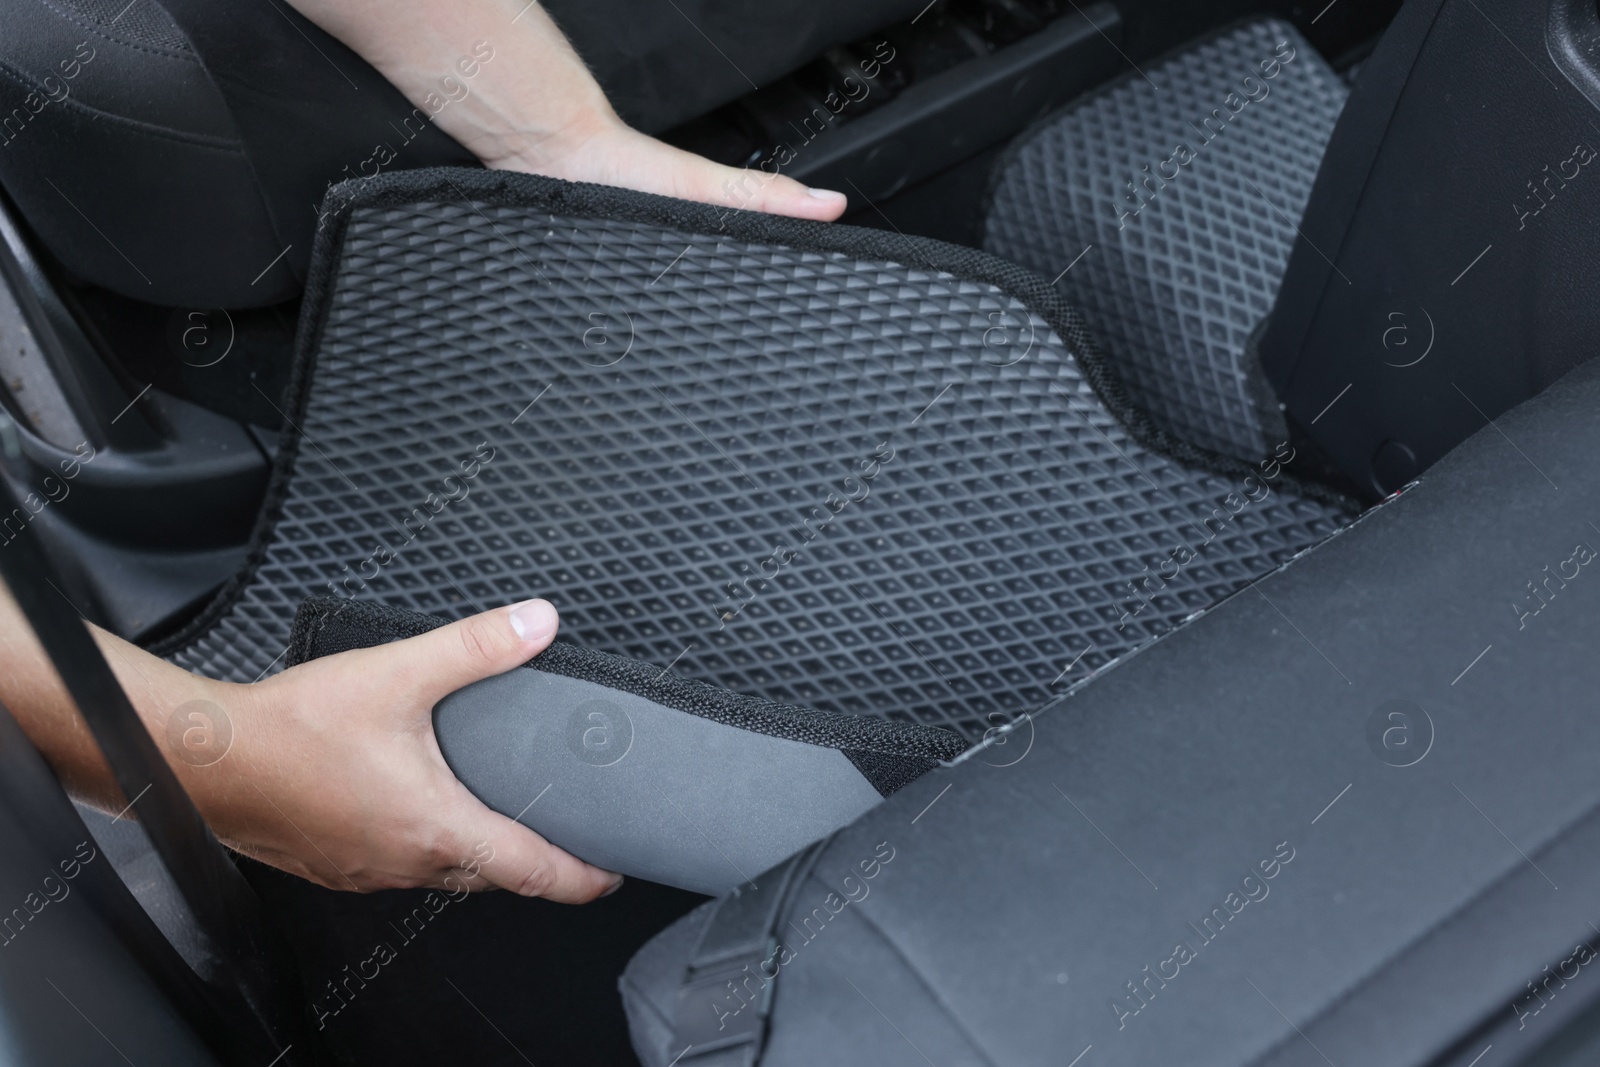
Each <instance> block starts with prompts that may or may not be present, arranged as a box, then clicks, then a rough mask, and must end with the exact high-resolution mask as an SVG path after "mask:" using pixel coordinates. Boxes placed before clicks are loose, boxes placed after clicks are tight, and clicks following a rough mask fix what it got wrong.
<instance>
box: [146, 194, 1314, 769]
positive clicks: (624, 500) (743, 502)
mask: <svg viewBox="0 0 1600 1067" xmlns="http://www.w3.org/2000/svg"><path fill="white" fill-rule="evenodd" d="M751 180H756V179H751ZM322 231H323V232H322V236H321V238H320V242H321V243H320V245H319V250H318V253H317V256H316V259H315V263H314V276H313V280H312V284H311V286H310V289H309V291H308V295H307V304H306V310H305V312H304V314H303V321H302V324H301V325H302V328H301V335H300V339H299V351H298V357H297V359H298V362H297V365H296V367H295V368H294V384H293V386H292V387H291V389H290V395H289V397H288V398H287V400H286V402H285V403H284V411H285V414H286V416H287V421H288V429H287V430H286V433H285V436H284V438H283V440H282V444H281V447H280V449H279V452H278V457H277V465H276V469H275V474H274V481H273V486H272V489H271V492H270V499H269V501H268V505H267V509H266V512H265V513H264V515H263V517H262V519H261V522H260V523H259V526H258V529H257V532H256V536H255V543H254V547H253V552H252V555H251V559H250V563H249V566H248V567H247V569H246V571H245V572H244V573H243V574H241V575H240V576H239V577H238V578H237V580H236V581H234V582H233V583H232V584H231V585H230V586H229V587H228V588H226V589H225V590H224V591H223V593H222V594H221V595H220V597H219V598H218V599H217V601H216V602H215V603H213V604H212V605H211V606H210V607H209V608H207V609H206V610H205V611H204V612H203V613H202V615H201V616H200V617H199V618H198V619H197V620H196V622H195V623H194V624H193V625H192V626H190V627H189V628H188V629H187V630H185V631H184V632H182V633H179V634H177V635H176V636H175V637H174V638H173V639H172V640H171V641H169V642H168V643H167V644H166V645H165V646H164V647H163V648H161V649H160V651H163V652H164V653H166V654H169V655H171V656H173V658H174V659H176V660H177V662H179V663H181V664H183V665H184V666H186V667H189V668H191V669H195V670H198V671H201V672H203V673H207V674H212V675H218V676H221V677H226V678H231V679H237V680H242V681H250V680H252V679H255V678H257V677H260V676H262V675H264V674H265V673H266V672H268V671H271V670H274V669H277V668H278V666H279V665H281V663H282V657H283V654H284V651H285V649H286V646H287V644H288V642H289V633H290V625H291V621H292V619H293V617H294V613H295V609H296V606H297V605H298V604H299V602H300V601H301V599H302V598H303V597H305V596H306V595H308V594H323V595H330V594H331V595H336V596H342V597H356V596H360V597H363V598H365V599H370V600H377V601H381V602H383V603H385V604H389V605H392V606H396V607H404V608H409V609H412V610H418V611H425V612H429V613H431V614H435V615H440V616H444V617H460V616H464V615H467V614H470V613H472V612H474V611H478V610H483V609H486V608H488V607H490V606H493V605H497V604H501V603H505V602H508V601H511V600H515V599H519V598H522V597H527V596H534V595H541V596H546V597H548V598H549V599H550V600H552V601H553V602H554V603H555V604H556V605H557V607H558V608H560V610H561V611H562V615H563V634H564V635H566V636H567V637H569V638H570V639H572V640H574V641H576V642H579V643H581V644H584V645H586V646H589V647H591V648H594V649H597V650H601V651H606V652H612V653H616V654H620V655H624V656H627V657H630V658H632V659H635V660H642V661H646V662H652V663H656V664H658V665H662V666H671V667H672V669H673V670H674V671H675V672H676V673H678V674H680V675H684V676H686V677H691V678H697V679H700V680H703V681H707V682H711V683H715V684H717V685H720V686H723V687H725V688H728V689H732V690H735V691H738V692H742V693H747V694H752V695H759V696H762V697H765V698H767V699H770V700H776V701H782V702H786V703H793V704H800V705H806V706H809V707H814V708H819V709H822V710H825V711H843V712H854V713H866V714H875V715H881V716H886V717H890V718H896V719H901V720H905V721H909V722H920V723H925V724H930V725H946V726H951V727H953V728H954V729H956V730H958V731H960V732H961V733H963V734H964V735H965V736H966V737H968V738H969V739H972V738H977V737H980V736H982V735H983V733H984V732H985V731H986V730H988V729H990V728H992V727H995V726H998V725H1001V724H1003V723H1006V722H1010V721H1014V720H1015V719H1016V717H1017V716H1019V715H1021V714H1025V713H1027V712H1028V711H1030V710H1031V709H1035V708H1037V707H1039V706H1040V705H1041V704H1043V703H1044V702H1046V701H1048V700H1050V699H1052V698H1053V697H1054V696H1055V695H1056V694H1059V693H1061V692H1063V691H1064V690H1066V689H1067V688H1068V687H1070V686H1071V685H1073V684H1074V683H1075V682H1078V681H1081V680H1082V679H1084V678H1086V677H1087V676H1088V675H1089V674H1090V673H1091V672H1093V671H1096V670H1099V669H1101V668H1103V667H1105V666H1106V665H1107V664H1109V663H1111V662H1112V661H1114V660H1115V659H1117V658H1118V657H1119V656H1121V655H1123V654H1124V653H1126V652H1127V651H1129V650H1130V649H1133V648H1135V647H1138V646H1139V645H1142V644H1143V643H1145V642H1147V641H1149V640H1151V639H1152V638H1154V637H1156V636H1158V635H1159V634H1161V633H1163V632H1166V631H1167V630H1168V629H1170V628H1171V626H1172V625H1174V624H1175V623H1176V622H1177V621H1180V620H1181V619H1183V618H1184V617H1186V616H1188V615H1190V614H1192V613H1193V612H1195V611H1198V610H1201V609H1203V608H1205V607H1207V606H1209V605H1210V604H1213V603H1215V602H1216V601H1218V600H1219V599H1221V598H1222V597H1224V596H1226V595H1227V594H1228V593H1230V592H1232V591H1233V590H1235V589H1238V588H1239V587H1240V586H1241V585H1242V584H1244V583H1245V582H1248V581H1249V580H1250V579H1251V578H1253V577H1255V576H1257V575H1260V574H1262V573H1265V572H1266V571H1268V570H1270V569H1272V568H1273V567H1274V566H1276V565H1277V564H1279V563H1281V562H1282V561H1284V560H1285V559H1287V558H1289V557H1290V556H1292V555H1293V554H1295V553H1296V552H1298V551H1300V550H1302V549H1303V548H1305V547H1306V546H1308V545H1310V544H1312V543H1314V542H1316V541H1318V540H1320V539H1321V538H1323V537H1325V536H1326V535H1327V534H1328V533H1330V532H1331V531H1333V530H1334V529H1336V528H1337V526H1338V525H1339V523H1340V522H1341V521H1342V518H1343V514H1344V513H1343V511H1342V510H1341V505H1340V502H1338V501H1336V500H1333V499H1331V498H1328V497H1326V496H1325V495H1324V496H1317V495H1314V494H1313V493H1312V492H1311V491H1308V490H1305V489H1303V487H1302V486H1301V484H1300V483H1299V482H1298V481H1297V480H1296V477H1295V475H1296V471H1297V470H1298V468H1297V465H1296V457H1295V455H1294V450H1293V448H1292V447H1291V446H1289V445H1288V444H1283V445H1281V446H1280V447H1279V448H1278V449H1277V450H1276V452H1275V453H1274V455H1273V456H1271V457H1269V458H1268V459H1266V460H1264V461H1262V462H1260V463H1256V464H1247V463H1242V462H1238V461H1235V460H1230V459H1227V458H1224V457H1222V456H1219V455H1216V454H1214V453H1210V452H1206V451H1204V450H1201V449H1198V448H1195V447H1194V446H1192V445H1190V444H1188V443H1186V442H1184V441H1182V440H1179V439H1177V438H1175V437H1173V436H1172V435H1171V434H1169V433H1167V432H1166V431H1163V430H1161V429H1160V428H1159V427H1156V426H1154V425H1153V424H1152V423H1150V421H1149V420H1148V419H1146V418H1145V417H1144V416H1143V415H1142V414H1140V413H1139V412H1138V410H1136V409H1135V408H1133V407H1132V406H1131V405H1129V404H1128V403H1127V402H1126V400H1125V398H1124V396H1123V393H1122V390H1121V386H1120V384H1119V382H1118V381H1117V380H1116V378H1115V377H1113V376H1112V375H1110V373H1109V372H1108V371H1107V370H1106V368H1105V366H1104V361H1103V360H1102V358H1101V357H1100V355H1099V352H1098V349H1097V348H1096V346H1095V342H1094V340H1093V338H1092V337H1091V336H1090V335H1089V333H1088V332H1087V331H1086V330H1085V329H1084V327H1083V325H1082V322H1081V320H1080V319H1079V318H1078V317H1077V315H1076V313H1075V312H1073V311H1072V310H1071V309H1069V308H1068V307H1067V306H1066V305H1065V304H1064V303H1063V302H1062V301H1061V299H1060V297H1059V296H1058V295H1057V294H1056V292H1055V291H1054V290H1052V289H1051V288H1050V286H1049V285H1048V283H1047V282H1046V281H1045V280H1044V279H1041V278H1039V277H1037V276H1035V275H1033V274H1031V273H1030V272H1028V271H1025V270H1022V269H1020V268H1017V267H1015V266H1012V265H1010V264H1006V263H1004V262H1002V261H999V260H996V259H994V258H992V257H989V256H986V255H983V254H981V253H978V252H974V251H972V250H969V249H962V248H956V247H953V246H949V245H944V244H941V243H938V242H934V241H927V240H921V239H911V238H905V237H902V236H897V235H894V234H887V233H884V232H881V231H875V230H870V231H869V230H859V229H855V228H852V227H845V226H827V225H822V224H815V223H805V222H798V221H795V220H790V219H780V218H775V217H771V216H762V215H755V214H750V213H745V212H730V211H724V210H720V209H716V208H712V207H708V206H705V205H700V204H691V203H686V202H683V201H675V200H668V199H664V198H661V197H654V196H647V195H643V194H637V193H630V192H624V191H621V190H615V189H606V188H601V187H597V186H584V185H572V184H568V183H564V182H559V181H554V180H550V179H544V178H538V177H533V176H529V175H521V174H507V173H493V172H482V171H467V170H433V171H412V172H400V173H395V174H390V175H386V176H382V177H379V178H376V179H372V180H369V181H364V182H357V183H350V184H349V185H346V186H342V187H339V188H337V189H336V190H335V191H334V194H333V195H332V196H331V198H330V200H329V203H328V205H327V206H326V208H325V211H324V219H323V223H322Z"/></svg>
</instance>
